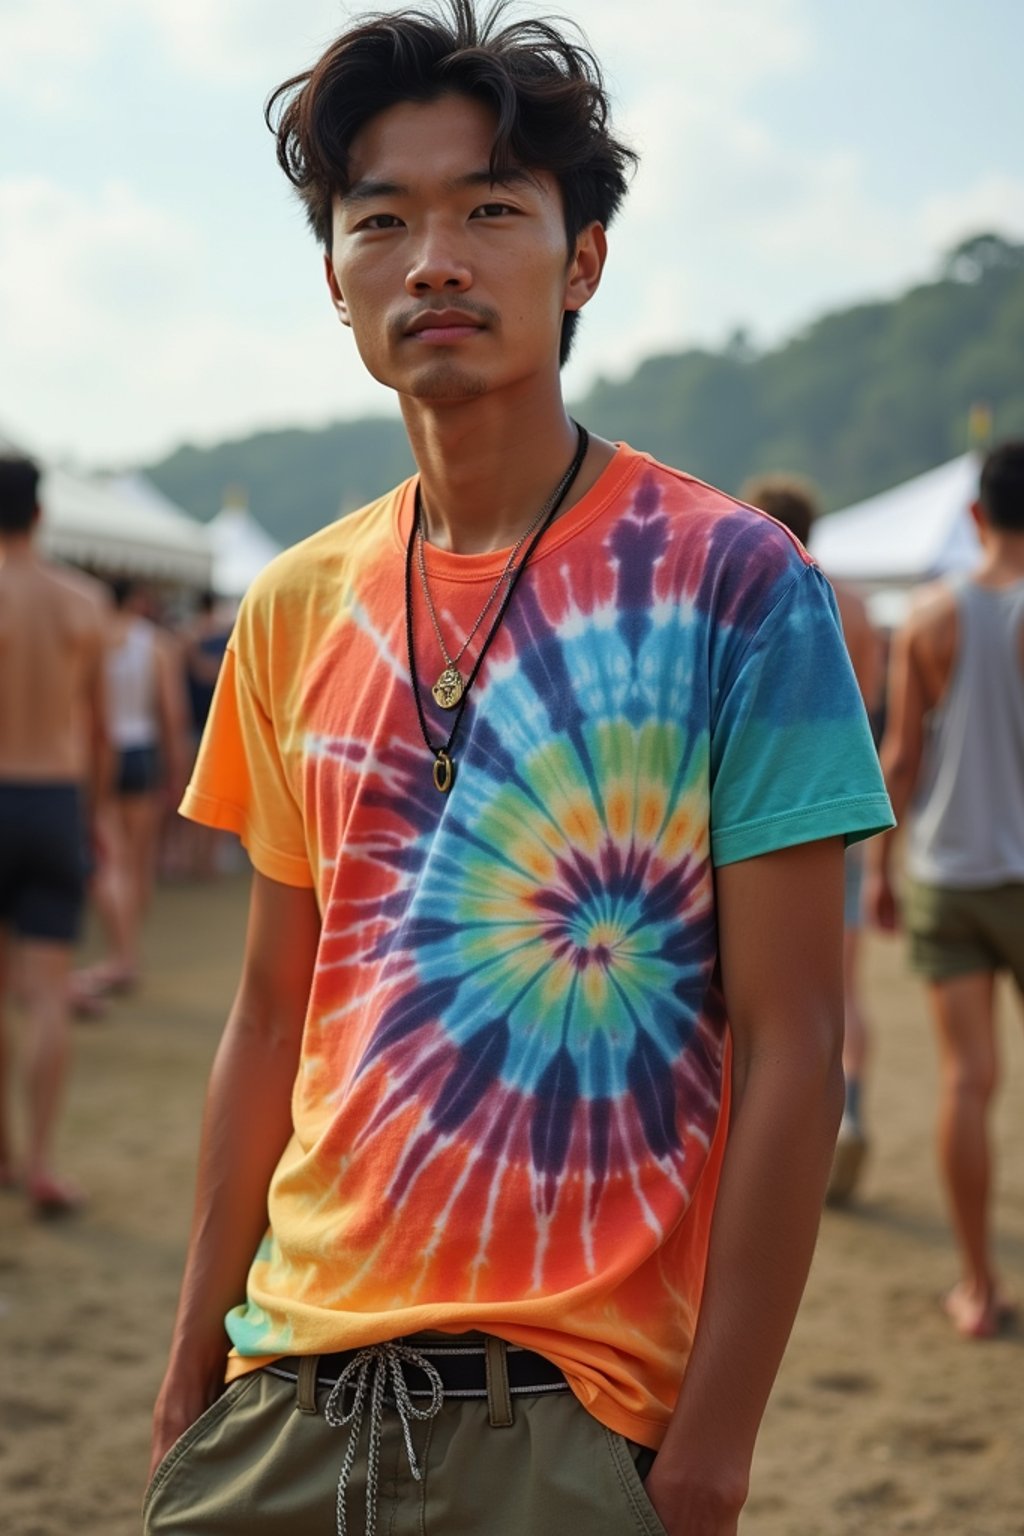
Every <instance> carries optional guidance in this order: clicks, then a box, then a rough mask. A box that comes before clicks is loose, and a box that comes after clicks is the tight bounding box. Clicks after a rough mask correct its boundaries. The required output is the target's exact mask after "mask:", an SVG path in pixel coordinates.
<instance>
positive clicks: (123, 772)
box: [117, 747, 161, 795]
mask: <svg viewBox="0 0 1024 1536" xmlns="http://www.w3.org/2000/svg"><path fill="white" fill-rule="evenodd" d="M160 780H161V771H160V754H159V752H158V751H157V749H156V747H126V748H125V749H124V751H123V752H121V754H120V756H119V758H118V763H117V793H118V794H119V795H151V794H152V793H153V791H154V790H155V789H159V787H160Z"/></svg>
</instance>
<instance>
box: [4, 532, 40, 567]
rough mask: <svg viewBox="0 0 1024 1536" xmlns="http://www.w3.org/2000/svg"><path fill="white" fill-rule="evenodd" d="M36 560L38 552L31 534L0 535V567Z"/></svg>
mask: <svg viewBox="0 0 1024 1536" xmlns="http://www.w3.org/2000/svg"><path fill="white" fill-rule="evenodd" d="M36 559H38V552H37V550H36V544H35V539H34V538H33V537H32V534H31V533H0V565H14V563H15V562H16V561H17V562H20V563H22V564H24V563H25V562H26V561H29V560H36Z"/></svg>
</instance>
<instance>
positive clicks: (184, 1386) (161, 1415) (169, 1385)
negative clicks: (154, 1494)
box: [146, 1357, 226, 1482]
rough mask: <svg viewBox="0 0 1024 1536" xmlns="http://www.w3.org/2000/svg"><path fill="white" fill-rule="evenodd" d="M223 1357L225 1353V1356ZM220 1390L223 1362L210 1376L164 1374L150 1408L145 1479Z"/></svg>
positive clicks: (171, 1372)
mask: <svg viewBox="0 0 1024 1536" xmlns="http://www.w3.org/2000/svg"><path fill="white" fill-rule="evenodd" d="M225 1358H226V1357H225ZM223 1390H224V1370H223V1365H222V1366H221V1368H220V1370H219V1371H218V1372H217V1373H215V1374H214V1373H211V1376H210V1377H206V1378H204V1377H202V1376H189V1377H182V1376H181V1375H180V1374H176V1373H175V1372H174V1371H173V1370H169V1371H168V1372H167V1375H166V1376H165V1377H164V1380H163V1385H162V1386H161V1388H160V1393H159V1396H158V1397H157V1400H156V1407H155V1408H154V1409H153V1433H152V1438H151V1441H150V1456H149V1472H148V1474H147V1479H146V1480H147V1482H150V1481H152V1478H153V1473H154V1472H155V1471H156V1469H157V1467H158V1466H159V1465H160V1463H161V1462H162V1461H163V1459H164V1457H165V1456H166V1455H167V1452H168V1451H169V1450H170V1448H171V1446H172V1445H173V1444H174V1442H175V1441H176V1440H179V1439H180V1438H181V1436H182V1435H183V1434H184V1433H185V1431H186V1430H187V1429H190V1428H191V1427H192V1425H193V1424H194V1423H195V1422H196V1419H198V1418H199V1416H200V1414H203V1413H205V1412H206V1410H207V1408H209V1406H210V1404H211V1403H213V1402H215V1401H216V1399H217V1398H218V1397H219V1396H220V1394H221V1392H223Z"/></svg>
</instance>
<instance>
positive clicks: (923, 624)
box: [864, 601, 944, 931]
mask: <svg viewBox="0 0 1024 1536" xmlns="http://www.w3.org/2000/svg"><path fill="white" fill-rule="evenodd" d="M943 623H944V615H943V613H942V611H941V609H940V608H938V607H937V605H936V603H935V602H934V601H929V602H928V603H927V605H926V606H925V607H924V608H922V609H921V610H919V611H916V612H913V613H911V615H910V617H909V619H908V620H907V623H906V624H905V626H904V627H903V629H901V630H899V631H898V632H897V634H896V635H895V636H894V638H893V642H892V656H891V660H890V663H889V692H888V709H887V719H886V727H885V735H884V737H883V739H882V745H881V749H880V754H879V755H880V757H881V760H882V772H883V773H884V775H885V787H886V789H887V790H888V791H889V799H890V801H891V802H892V809H893V815H894V816H895V817H896V822H897V827H895V828H893V829H892V830H890V831H888V832H883V833H882V834H881V836H880V837H876V838H874V839H873V840H872V843H871V845H870V847H869V850H868V857H867V877H866V880H865V888H864V905H865V909H866V911H867V914H868V916H869V918H870V919H871V921H872V922H874V923H875V924H876V925H877V926H878V927H880V928H883V929H887V930H889V931H891V930H892V929H894V928H896V927H897V925H898V912H897V903H896V896H895V892H894V889H893V883H892V868H891V867H892V855H893V849H894V847H895V840H896V833H897V829H898V827H899V824H900V823H901V822H902V820H903V817H904V815H905V814H906V812H907V809H908V808H909V806H910V802H911V799H912V797H913V794H914V790H915V788H916V787H917V780H918V776H919V775H920V772H921V759H922V756H923V752H924V732H925V720H926V718H927V715H928V711H929V709H930V708H931V707H932V706H933V703H934V702H935V700H934V698H933V697H932V695H933V694H934V691H935V687H936V682H935V677H934V672H935V668H934V667H931V668H930V667H929V664H928V663H929V654H930V652H931V651H934V650H936V649H937V647H936V645H935V643H934V641H935V639H936V636H935V633H934V632H935V628H936V624H939V625H941V624H943Z"/></svg>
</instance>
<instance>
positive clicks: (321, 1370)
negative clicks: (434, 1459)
mask: <svg viewBox="0 0 1024 1536" xmlns="http://www.w3.org/2000/svg"><path fill="white" fill-rule="evenodd" d="M496 1353H497V1354H499V1355H500V1357H501V1362H502V1366H501V1372H500V1374H501V1376H502V1389H503V1392H504V1394H505V1408H506V1416H501V1417H492V1419H491V1422H492V1424H511V1423H512V1402H511V1395H512V1394H513V1393H534V1392H564V1391H568V1389H569V1383H568V1382H567V1381H566V1379H565V1377H564V1376H563V1374H562V1372H561V1371H560V1370H559V1369H558V1367H557V1366H555V1365H552V1364H551V1362H550V1360H545V1359H544V1357H543V1356H542V1355H535V1354H533V1353H532V1352H531V1351H530V1350H526V1349H518V1348H516V1346H515V1345H511V1344H506V1343H504V1341H502V1340H500V1339H495V1338H484V1339H482V1340H481V1342H480V1343H476V1342H470V1341H468V1340H467V1341H466V1342H464V1343H460V1342H456V1341H453V1342H452V1343H451V1344H443V1343H442V1344H435V1343H434V1341H433V1340H432V1339H421V1338H417V1337H415V1336H414V1337H412V1338H406V1339H393V1340H390V1341H387V1342H385V1343H383V1344H370V1345H368V1346H367V1347H366V1348H365V1349H346V1350H342V1351H341V1352H340V1353H338V1354H333V1355H320V1356H310V1357H308V1358H307V1359H305V1360H303V1359H301V1358H299V1357H298V1356H295V1355H290V1356H287V1357H286V1358H285V1359H283V1360H275V1361H274V1363H273V1364H272V1365H267V1366H264V1367H263V1369H264V1371H265V1372H266V1373H267V1374H268V1375H270V1376H283V1377H284V1378H285V1380H286V1381H294V1382H296V1383H297V1384H298V1391H297V1398H298V1406H299V1407H300V1408H301V1409H303V1411H305V1412H313V1413H315V1412H316V1411H317V1408H316V1399H315V1390H314V1389H315V1387H316V1386H320V1385H323V1386H325V1387H329V1388H330V1391H329V1393H328V1397H327V1401H326V1402H325V1403H324V1409H323V1413H324V1418H325V1419H326V1420H327V1423H328V1424H329V1425H330V1426H331V1428H332V1429H346V1428H347V1429H348V1443H347V1444H346V1447H345V1454H344V1457H343V1459H342V1463H341V1471H340V1475H339V1477H338V1496H337V1507H336V1529H337V1533H338V1536H346V1533H347V1531H348V1517H347V1511H346V1507H345V1505H346V1493H347V1491H348V1483H349V1477H350V1476H351V1473H352V1468H353V1466H354V1464H355V1458H356V1452H357V1448H358V1444H359V1440H360V1434H361V1430H362V1424H363V1418H364V1416H368V1420H369V1422H368V1428H367V1450H366V1527H365V1529H366V1536H374V1533H375V1531H376V1529H377V1487H378V1482H379V1475H380V1472H379V1461H380V1443H381V1435H382V1433H383V1412H384V1405H385V1403H388V1404H391V1405H392V1406H394V1407H395V1408H396V1409H397V1411H398V1417H399V1421H400V1423H401V1426H402V1438H403V1440H404V1442H405V1454H406V1456H407V1458H408V1461H409V1470H410V1472H411V1473H412V1475H413V1477H414V1478H415V1480H416V1481H417V1482H420V1481H422V1477H423V1474H422V1472H421V1471H420V1466H419V1462H418V1461H417V1459H416V1450H415V1447H414V1446H413V1441H412V1426H413V1424H414V1423H415V1422H416V1421H423V1420H427V1419H433V1418H436V1416H437V1415H438V1414H439V1413H440V1412H441V1409H442V1407H443V1405H444V1399H445V1398H446V1397H486V1398H488V1399H489V1400H490V1399H491V1398H492V1395H493V1389H494V1382H493V1380H492V1381H491V1383H490V1387H489V1385H488V1372H489V1371H493V1370H494V1360H495V1354H496ZM314 1362H315V1363H314ZM496 1374H497V1373H496ZM307 1396H308V1402H307V1401H306V1398H307ZM414 1397H425V1398H428V1399H429V1401H428V1402H426V1403H424V1404H423V1405H422V1406H418V1405H417V1404H416V1403H414V1402H413V1398H414ZM346 1400H347V1401H346Z"/></svg>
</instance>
